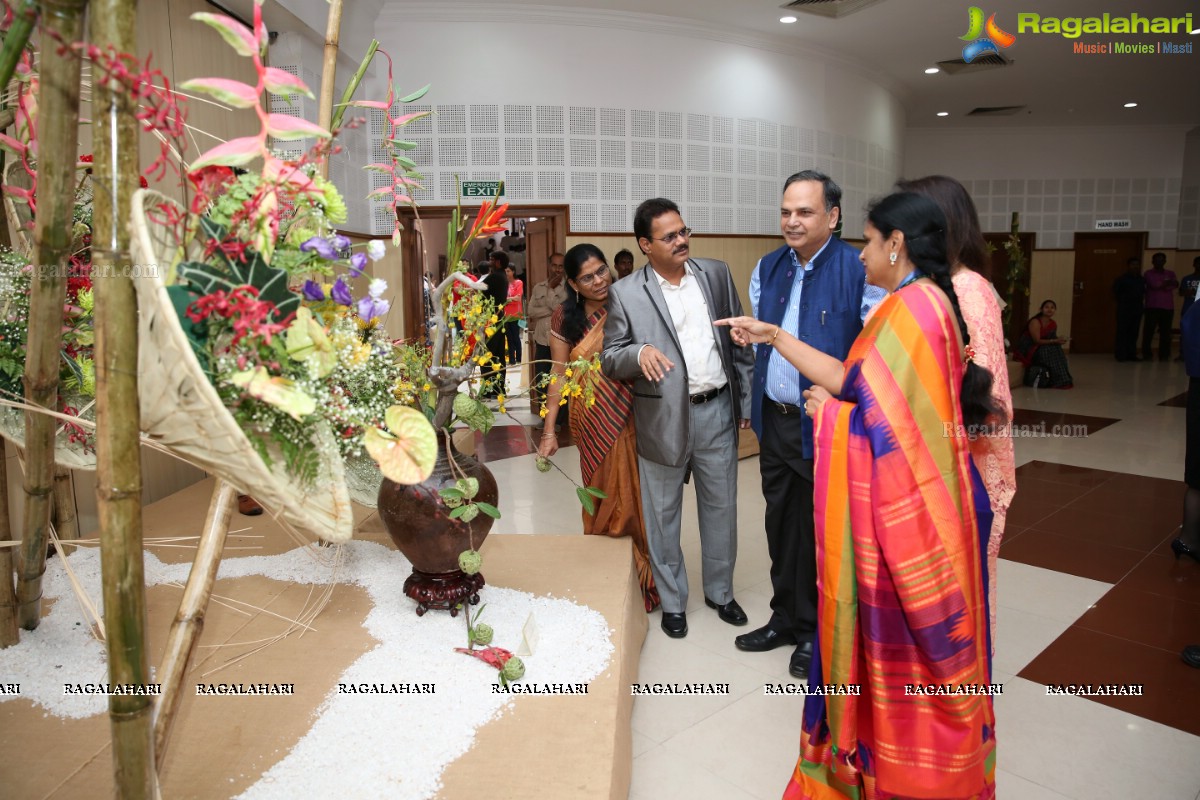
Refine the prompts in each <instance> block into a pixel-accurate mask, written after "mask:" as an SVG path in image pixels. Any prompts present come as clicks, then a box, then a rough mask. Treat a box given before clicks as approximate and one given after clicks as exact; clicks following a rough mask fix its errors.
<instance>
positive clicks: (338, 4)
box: [317, 0, 342, 178]
mask: <svg viewBox="0 0 1200 800" xmlns="http://www.w3.org/2000/svg"><path fill="white" fill-rule="evenodd" d="M341 28H342V0H329V17H328V19H327V20H326V22H325V63H324V65H323V67H322V70H321V98H320V105H319V106H318V110H317V124H318V125H320V126H321V127H322V128H324V129H325V130H329V123H330V122H331V121H332V120H333V90H334V79H335V78H336V77H337V57H338V38H339V35H340V34H339V32H340V31H341ZM320 170H321V177H322V178H328V177H329V159H328V158H324V159H321V165H320Z"/></svg>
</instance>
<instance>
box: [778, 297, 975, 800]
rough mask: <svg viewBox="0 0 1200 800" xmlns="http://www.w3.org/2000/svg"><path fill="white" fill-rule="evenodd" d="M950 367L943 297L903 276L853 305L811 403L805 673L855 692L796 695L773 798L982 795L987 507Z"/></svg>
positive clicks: (958, 362) (958, 372)
mask: <svg viewBox="0 0 1200 800" xmlns="http://www.w3.org/2000/svg"><path fill="white" fill-rule="evenodd" d="M962 373H963V357H962V345H961V342H960V340H959V336H958V332H957V323H956V321H955V319H954V316H953V312H952V311H950V310H949V309H948V308H947V307H946V306H945V305H943V300H942V298H941V296H940V293H939V292H938V291H937V290H935V289H933V288H932V287H930V286H927V285H923V284H913V285H912V286H909V287H907V288H905V289H903V290H901V291H899V292H897V293H896V294H893V295H892V296H890V297H889V298H888V299H886V300H885V301H884V302H883V303H882V304H881V305H880V306H879V307H878V308H877V309H876V312H875V314H874V316H872V317H871V318H870V319H869V320H868V322H867V324H866V327H864V329H863V331H862V333H861V334H860V335H859V337H858V339H857V340H856V341H855V343H854V345H853V347H852V348H851V350H850V354H849V357H848V358H847V360H846V372H845V381H844V383H843V389H842V394H841V399H840V400H831V401H829V402H827V403H825V405H824V406H823V407H822V409H821V412H820V414H819V415H818V417H817V419H816V437H817V447H816V466H815V473H816V531H817V575H818V577H817V580H818V626H817V629H818V638H817V642H816V652H815V653H814V658H813V665H812V668H811V669H810V671H809V684H810V686H820V685H822V684H848V685H852V686H853V685H857V686H858V687H860V691H861V694H859V695H857V696H854V695H848V694H847V695H831V696H819V695H810V696H809V697H808V698H807V699H806V702H805V707H804V722H803V729H802V733H801V742H800V743H801V755H800V760H799V761H798V763H797V764H796V768H795V771H794V773H793V775H792V779H791V781H790V782H789V784H788V787H787V790H786V791H785V793H784V798H785V800H801V798H809V799H810V800H833V799H834V798H838V799H841V798H853V799H854V800H883V799H884V798H887V799H888V800H892V799H896V800H907V799H908V798H937V799H938V800H951V798H955V799H958V800H966V799H967V798H980V799H983V800H986V799H988V798H994V797H995V780H994V775H995V752H996V741H995V717H994V714H993V709H992V698H991V697H990V696H989V695H988V694H987V693H986V692H987V690H988V688H989V682H990V664H989V654H990V649H989V641H988V612H987V592H986V588H985V587H986V581H985V578H984V565H985V563H986V562H985V561H984V556H983V552H985V551H986V545H984V551H981V541H982V542H986V541H987V535H988V532H989V530H990V527H991V514H990V510H989V508H988V500H987V494H986V492H985V491H984V490H983V486H982V482H981V481H980V479H979V474H978V472H977V471H976V470H975V468H974V466H973V465H972V463H971V454H970V450H969V447H968V440H967V438H966V437H965V436H963V435H961V433H960V430H961V424H962V413H961V410H960V404H959V387H960V386H961V382H962ZM910 687H917V688H919V689H921V690H922V691H920V692H913V691H912V689H911V688H910ZM930 687H934V688H935V689H936V688H937V687H942V691H941V692H938V693H927V692H928V690H929V688H930Z"/></svg>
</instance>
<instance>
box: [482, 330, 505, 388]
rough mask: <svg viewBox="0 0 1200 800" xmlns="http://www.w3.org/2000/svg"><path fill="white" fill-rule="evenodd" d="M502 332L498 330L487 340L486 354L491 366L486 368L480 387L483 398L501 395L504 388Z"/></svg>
mask: <svg viewBox="0 0 1200 800" xmlns="http://www.w3.org/2000/svg"><path fill="white" fill-rule="evenodd" d="M504 344H505V341H504V331H503V330H498V331H496V332H495V333H494V334H492V336H491V338H489V339H488V340H487V349H488V352H489V353H491V355H492V365H491V366H489V367H488V368H487V371H486V373H485V374H487V375H488V377H487V378H485V379H484V381H483V384H482V385H481V386H480V389H481V391H480V394H481V395H482V396H484V397H497V396H498V395H500V394H503V393H504V391H505V387H504V374H505V373H504Z"/></svg>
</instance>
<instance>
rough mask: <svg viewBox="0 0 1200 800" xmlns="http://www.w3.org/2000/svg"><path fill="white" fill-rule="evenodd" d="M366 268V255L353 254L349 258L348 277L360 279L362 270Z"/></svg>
mask: <svg viewBox="0 0 1200 800" xmlns="http://www.w3.org/2000/svg"><path fill="white" fill-rule="evenodd" d="M366 268H367V254H366V253H355V254H354V255H352V256H350V277H352V278H361V277H362V274H363V270H364V269H366Z"/></svg>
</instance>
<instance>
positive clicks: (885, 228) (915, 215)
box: [867, 192, 1000, 427]
mask: <svg viewBox="0 0 1200 800" xmlns="http://www.w3.org/2000/svg"><path fill="white" fill-rule="evenodd" d="M867 219H869V220H870V221H871V224H872V225H874V226H875V228H876V230H878V231H879V233H880V234H882V235H883V237H884V238H885V239H886V238H887V237H888V236H891V234H892V232H893V231H900V232H901V233H903V234H904V245H905V247H906V248H907V250H908V260H909V261H911V262H912V263H913V265H914V266H915V267H916V268H917V270H918V271H919V272H921V273H922V274H923V275H925V276H927V277H929V278H932V279H933V282H934V283H936V284H937V285H938V288H939V289H941V290H942V291H943V292H944V293H945V294H946V297H948V298H949V299H950V305H951V306H952V307H953V308H954V316H955V317H956V318H957V319H958V329H959V331H960V332H961V333H962V340H963V345H969V344H970V343H971V335H970V334H969V333H968V332H967V323H966V322H965V321H964V320H963V315H962V309H961V308H959V306H958V294H957V293H956V292H955V291H954V284H953V283H952V282H951V280H950V265H949V264H948V263H947V260H946V218H945V216H944V215H943V214H942V210H941V209H940V208H938V204H937V203H936V202H934V201H933V200H931V199H930V198H928V197H926V196H924V195H920V194H916V193H915V192H897V193H895V194H890V195H888V196H887V197H885V198H883V199H882V200H880V201H878V202H877V203H875V204H873V205H872V206H871V207H870V208H868V209H867ZM992 380H993V378H992V373H991V372H989V371H988V370H986V369H984V368H983V367H981V366H979V365H978V364H976V363H975V362H974V361H973V360H970V361H968V362H967V368H966V370H964V372H963V379H962V392H961V394H960V399H961V402H962V415H963V422H964V423H965V424H966V425H967V426H968V427H971V426H982V425H983V424H984V423H986V422H987V421H988V419H989V418H993V419H994V418H996V417H998V415H999V413H1000V410H999V409H998V408H997V407H996V405H995V403H993V402H992Z"/></svg>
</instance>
